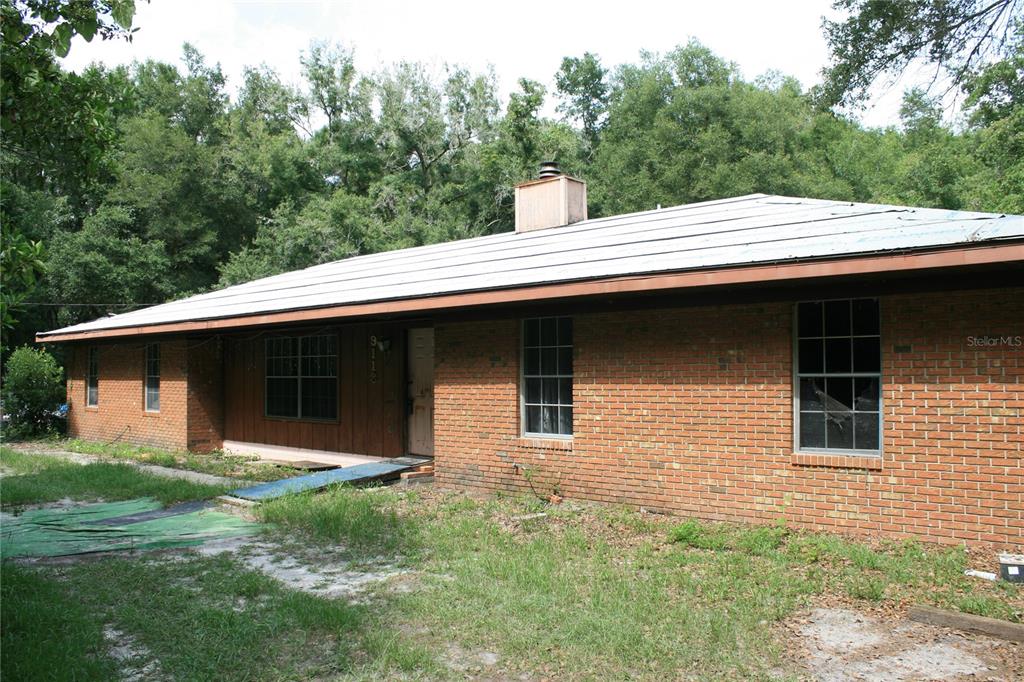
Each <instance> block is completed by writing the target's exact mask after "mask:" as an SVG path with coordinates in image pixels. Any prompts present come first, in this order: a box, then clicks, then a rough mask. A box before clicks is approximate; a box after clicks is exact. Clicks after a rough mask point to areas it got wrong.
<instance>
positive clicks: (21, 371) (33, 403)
mask: <svg viewBox="0 0 1024 682" xmlns="http://www.w3.org/2000/svg"><path fill="white" fill-rule="evenodd" d="M4 369H5V373H4V386H3V399H4V413H5V414H8V415H10V418H11V421H10V426H9V428H11V429H12V431H14V433H13V434H7V433H5V434H4V436H5V437H10V435H14V437H16V438H20V437H24V436H34V435H41V434H45V433H47V432H50V431H53V430H54V428H55V427H56V426H57V423H58V406H59V405H60V404H61V403H62V402H64V398H65V391H64V372H63V370H61V367H60V365H59V364H57V361H56V360H54V358H53V356H52V355H50V354H49V353H47V352H46V351H45V350H42V349H39V350H36V349H33V348H28V347H22V348H19V349H17V350H16V351H14V352H13V353H11V357H10V358H8V360H7V363H6V366H5V368H4ZM5 430H6V429H5Z"/></svg>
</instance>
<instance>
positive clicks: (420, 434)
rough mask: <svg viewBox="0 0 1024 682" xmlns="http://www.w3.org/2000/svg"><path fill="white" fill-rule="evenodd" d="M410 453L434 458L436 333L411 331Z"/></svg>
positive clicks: (421, 330) (428, 329) (424, 329)
mask: <svg viewBox="0 0 1024 682" xmlns="http://www.w3.org/2000/svg"><path fill="white" fill-rule="evenodd" d="M408 348H409V395H408V406H409V409H408V410H407V412H408V415H409V444H408V445H409V448H408V449H409V454H413V455H429V456H431V457H433V456H434V330H433V329H430V328H422V329H410V330H409V343H408Z"/></svg>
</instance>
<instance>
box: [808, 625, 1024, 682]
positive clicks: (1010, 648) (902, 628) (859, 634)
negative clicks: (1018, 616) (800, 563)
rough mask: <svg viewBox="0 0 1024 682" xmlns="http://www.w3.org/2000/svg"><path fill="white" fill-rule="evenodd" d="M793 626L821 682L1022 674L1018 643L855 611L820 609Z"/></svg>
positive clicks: (992, 677) (1009, 677) (986, 677)
mask: <svg viewBox="0 0 1024 682" xmlns="http://www.w3.org/2000/svg"><path fill="white" fill-rule="evenodd" d="M789 626H790V629H791V630H792V632H793V635H794V636H795V638H796V639H797V640H798V641H799V642H800V647H801V648H802V652H801V653H802V659H803V660H802V661H801V662H802V664H803V666H804V667H805V668H806V669H807V671H808V672H809V673H810V675H811V677H812V678H813V679H815V680H820V681H821V682H846V681H848V680H850V681H852V680H864V681H868V682H876V681H877V682H883V681H886V682H887V681H890V680H892V681H899V680H907V681H909V680H992V681H995V680H1013V679H1020V678H1019V677H1017V675H1018V674H1020V673H1021V672H1022V668H1021V665H1022V654H1024V652H1022V651H1021V650H1020V648H1019V647H1018V646H1017V645H1015V644H1013V643H1010V642H1004V641H1002V640H997V639H992V638H990V637H984V636H980V635H969V634H965V633H960V632H955V631H951V630H947V629H944V628H936V627H932V626H929V625H923V624H920V623H912V622H910V621H897V622H894V623H891V622H887V621H886V620H885V619H883V618H881V617H878V616H874V615H871V614H867V613H863V612H860V611H854V610H852V609H842V608H818V609H814V610H813V611H811V612H810V613H805V614H803V615H802V616H799V617H796V618H794V619H792V621H790V624H789Z"/></svg>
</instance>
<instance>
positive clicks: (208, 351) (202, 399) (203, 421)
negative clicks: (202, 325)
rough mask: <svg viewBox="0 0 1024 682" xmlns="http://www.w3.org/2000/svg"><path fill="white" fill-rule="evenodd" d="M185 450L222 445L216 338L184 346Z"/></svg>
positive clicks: (221, 378)
mask: <svg viewBox="0 0 1024 682" xmlns="http://www.w3.org/2000/svg"><path fill="white" fill-rule="evenodd" d="M187 437H188V449H189V450H192V451H194V452H209V451H211V450H219V449H220V448H222V447H223V446H224V369H223V344H222V342H221V340H220V339H219V338H211V339H205V340H202V341H194V342H191V343H190V344H189V347H188V436H187Z"/></svg>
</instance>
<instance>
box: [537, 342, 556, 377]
mask: <svg viewBox="0 0 1024 682" xmlns="http://www.w3.org/2000/svg"><path fill="white" fill-rule="evenodd" d="M540 373H541V374H544V375H546V376H550V375H552V374H558V349H556V348H541V349H540Z"/></svg>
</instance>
